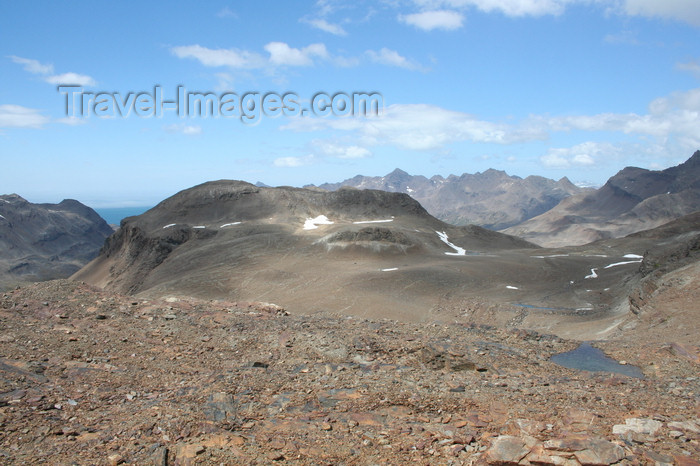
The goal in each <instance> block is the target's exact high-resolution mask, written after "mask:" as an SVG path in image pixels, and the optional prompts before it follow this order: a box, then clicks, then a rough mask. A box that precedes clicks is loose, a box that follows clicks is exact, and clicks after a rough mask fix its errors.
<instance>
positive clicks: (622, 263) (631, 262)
mask: <svg viewBox="0 0 700 466" xmlns="http://www.w3.org/2000/svg"><path fill="white" fill-rule="evenodd" d="M640 262H642V259H639V260H638V261H625V262H615V263H614V264H608V265H606V266H605V267H604V268H606V269H609V268H611V267H617V266H618V265H627V264H639V263H640Z"/></svg>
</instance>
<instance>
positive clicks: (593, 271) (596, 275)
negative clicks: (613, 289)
mask: <svg viewBox="0 0 700 466" xmlns="http://www.w3.org/2000/svg"><path fill="white" fill-rule="evenodd" d="M596 270H598V268H595V269H591V274H590V275H586V276H585V277H583V278H598V274H597V273H595V271H596Z"/></svg>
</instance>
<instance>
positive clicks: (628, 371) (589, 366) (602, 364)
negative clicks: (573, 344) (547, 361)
mask: <svg viewBox="0 0 700 466" xmlns="http://www.w3.org/2000/svg"><path fill="white" fill-rule="evenodd" d="M551 361H552V362H554V363H556V364H559V365H560V366H563V367H568V368H569V369H579V370H583V371H593V372H614V373H616V374H622V375H626V376H628V377H635V378H637V379H643V378H644V374H643V373H642V371H641V370H640V369H639V368H638V367H636V366H630V365H628V364H620V363H619V362H617V361H615V360H614V359H612V358H609V357H607V356H606V355H605V353H603V352H602V351H601V350H599V349H598V348H594V347H592V346H591V345H590V344H588V343H581V346H579V347H578V348H576V349H575V350H572V351H567V352H566V353H559V354H555V355H554V356H552V357H551Z"/></svg>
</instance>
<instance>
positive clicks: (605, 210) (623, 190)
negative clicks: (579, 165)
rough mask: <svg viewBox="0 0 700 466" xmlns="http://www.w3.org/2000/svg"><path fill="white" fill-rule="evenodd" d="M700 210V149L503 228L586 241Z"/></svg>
mask: <svg viewBox="0 0 700 466" xmlns="http://www.w3.org/2000/svg"><path fill="white" fill-rule="evenodd" d="M698 210H700V151H697V152H695V153H694V154H693V155H692V157H690V158H689V159H688V160H687V161H686V162H684V163H682V164H680V165H678V166H675V167H671V168H667V169H665V170H659V171H655V170H646V169H643V168H635V167H627V168H624V169H622V170H620V171H619V172H618V173H617V174H616V175H615V176H613V177H612V178H610V179H609V180H608V181H607V183H605V185H604V186H603V187H601V188H600V189H598V190H596V191H594V192H589V193H581V194H577V195H574V196H571V197H569V198H566V199H564V200H562V202H561V203H560V204H559V205H557V206H556V207H554V208H552V209H551V210H549V211H548V212H545V213H543V214H542V215H539V216H537V217H534V218H532V219H529V220H527V221H525V222H523V223H521V224H519V225H516V226H512V227H510V228H507V229H504V230H503V231H504V232H505V233H509V234H512V235H517V236H519V237H522V238H525V239H527V240H529V241H533V242H535V243H537V244H540V245H543V246H564V245H575V244H584V243H589V242H591V241H596V240H600V239H605V238H616V237H621V236H625V235H628V234H630V233H634V232H637V231H641V230H647V229H650V228H654V227H657V226H660V225H663V224H664V223H667V222H670V221H672V220H674V219H677V218H680V217H682V216H684V215H688V214H690V213H692V212H695V211H698Z"/></svg>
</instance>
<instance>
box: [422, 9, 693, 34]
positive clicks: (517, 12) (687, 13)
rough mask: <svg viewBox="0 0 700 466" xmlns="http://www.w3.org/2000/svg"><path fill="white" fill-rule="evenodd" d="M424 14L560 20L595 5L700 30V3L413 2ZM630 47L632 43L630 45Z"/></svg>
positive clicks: (607, 10)
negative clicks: (471, 13) (581, 7)
mask: <svg viewBox="0 0 700 466" xmlns="http://www.w3.org/2000/svg"><path fill="white" fill-rule="evenodd" d="M413 3H414V4H415V5H416V6H417V7H418V8H419V9H420V10H421V11H429V10H439V9H451V10H461V11H465V10H467V9H469V8H474V9H477V10H479V11H482V12H484V13H500V14H503V15H506V16H510V17H527V16H531V17H540V16H558V15H561V14H563V13H564V12H565V11H566V9H567V7H569V6H573V5H595V6H599V7H601V8H602V9H604V10H605V12H606V13H608V12H616V13H619V14H622V15H627V16H643V17H647V18H662V19H671V20H676V21H681V22H685V23H689V24H691V25H693V26H700V2H699V1H698V0H413ZM608 39H609V40H611V41H620V40H622V41H625V42H627V41H629V40H634V38H633V37H631V36H629V35H626V34H625V35H622V36H620V35H617V36H615V35H611V36H609V37H608ZM628 43H629V42H628Z"/></svg>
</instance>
